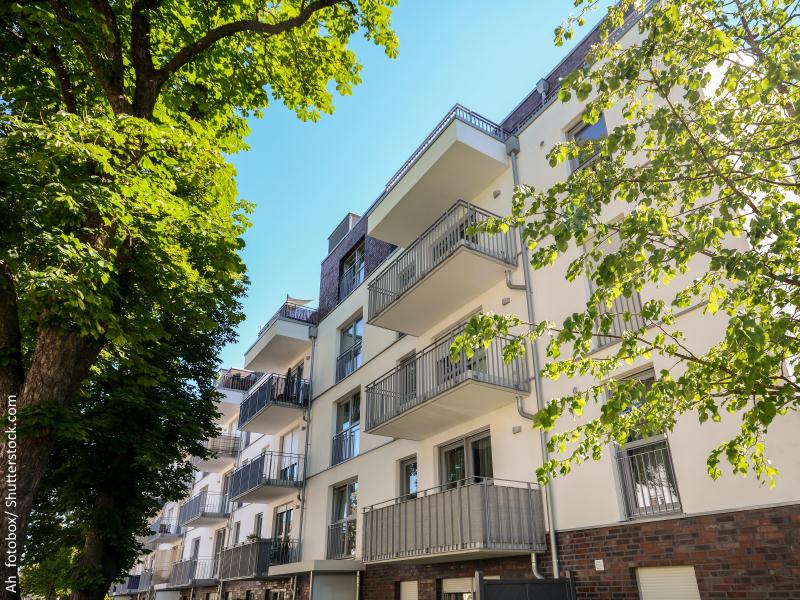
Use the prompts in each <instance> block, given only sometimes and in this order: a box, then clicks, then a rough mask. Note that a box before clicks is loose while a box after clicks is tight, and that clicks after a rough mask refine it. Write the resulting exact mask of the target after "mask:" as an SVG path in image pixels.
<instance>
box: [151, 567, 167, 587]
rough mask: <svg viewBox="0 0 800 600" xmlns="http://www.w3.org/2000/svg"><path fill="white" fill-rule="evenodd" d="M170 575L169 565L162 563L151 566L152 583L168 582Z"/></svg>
mask: <svg viewBox="0 0 800 600" xmlns="http://www.w3.org/2000/svg"><path fill="white" fill-rule="evenodd" d="M171 575H172V567H171V565H167V564H162V565H159V566H157V567H153V585H158V584H159V583H168V582H169V578H170V576H171Z"/></svg>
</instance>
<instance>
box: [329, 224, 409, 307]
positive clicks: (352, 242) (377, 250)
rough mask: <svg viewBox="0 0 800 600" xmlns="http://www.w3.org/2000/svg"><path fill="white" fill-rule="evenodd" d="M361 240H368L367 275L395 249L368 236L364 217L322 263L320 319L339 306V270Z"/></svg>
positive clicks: (365, 250) (366, 248)
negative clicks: (343, 260) (345, 258)
mask: <svg viewBox="0 0 800 600" xmlns="http://www.w3.org/2000/svg"><path fill="white" fill-rule="evenodd" d="M361 240H366V241H365V242H364V261H365V267H366V272H367V275H369V274H370V273H372V272H373V271H374V270H375V269H377V268H378V267H379V266H380V265H381V264H382V263H383V261H385V260H386V257H387V256H389V255H390V254H391V253H392V252H393V251H394V249H395V246H393V245H392V244H389V243H387V242H383V241H381V240H378V239H375V238H373V237H369V236H367V218H366V217H362V218H361V219H360V220H359V221H358V223H356V224H355V225H354V226H353V228H352V229H351V230H350V231H349V232H348V233H347V235H345V236H344V238H342V241H341V242H339V244H338V245H337V246H336V247H335V248H334V249H333V251H332V252H331V253H330V254H328V256H327V257H325V260H323V261H322V268H321V272H320V278H319V318H320V319H322V318H323V317H324V316H325V315H327V314H328V313H329V312H331V311H332V310H333V309H334V308H336V306H337V305H338V304H339V275H340V273H339V270H340V266H341V263H342V259H343V258H344V257H345V256H347V255H348V253H349V252H350V251H351V250H352V249H353V248H355V247H356V246H357V245H358V244H359V243H360V242H361Z"/></svg>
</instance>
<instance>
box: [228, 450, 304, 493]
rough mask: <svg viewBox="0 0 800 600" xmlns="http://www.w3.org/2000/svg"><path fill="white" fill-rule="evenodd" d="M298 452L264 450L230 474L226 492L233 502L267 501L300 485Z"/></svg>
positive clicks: (299, 456) (301, 481)
mask: <svg viewBox="0 0 800 600" xmlns="http://www.w3.org/2000/svg"><path fill="white" fill-rule="evenodd" d="M304 476H305V471H304V460H303V456H302V455H301V454H289V453H286V452H265V453H264V454H262V455H261V456H259V457H258V458H256V459H254V460H252V461H250V462H249V463H247V464H246V465H244V466H243V467H240V468H238V469H236V470H235V471H234V472H233V475H232V476H231V483H230V496H231V500H234V501H235V502H270V501H272V500H276V499H278V498H280V497H282V496H285V495H286V494H287V493H288V492H290V491H291V490H293V489H296V488H299V487H300V486H302V485H303V477H304Z"/></svg>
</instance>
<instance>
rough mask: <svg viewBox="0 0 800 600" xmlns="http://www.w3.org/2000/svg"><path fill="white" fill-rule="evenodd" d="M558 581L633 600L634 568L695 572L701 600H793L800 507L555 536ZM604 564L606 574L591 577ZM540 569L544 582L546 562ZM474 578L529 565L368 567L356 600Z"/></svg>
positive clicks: (430, 593)
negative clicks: (405, 585) (405, 583)
mask: <svg viewBox="0 0 800 600" xmlns="http://www.w3.org/2000/svg"><path fill="white" fill-rule="evenodd" d="M557 539H558V541H557V543H558V546H559V554H560V556H559V558H560V566H561V569H562V575H564V574H565V572H568V573H569V576H571V577H572V578H573V579H574V580H575V586H576V589H577V594H578V598H579V599H580V600H601V599H602V600H607V599H611V598H613V599H614V600H638V598H639V592H638V588H637V585H636V567H660V566H678V565H694V567H695V573H696V574H697V582H698V586H699V588H700V595H701V597H702V598H703V600H716V599H721V598H741V599H744V600H764V599H767V598H769V599H772V598H775V599H791V600H800V505H792V506H784V507H777V508H767V509H759V510H748V511H737V512H728V513H720V514H714V515H705V516H697V517H684V518H676V519H665V520H658V521H651V522H647V523H630V524H624V525H616V526H613V527H601V528H597V529H585V530H580V531H566V532H561V533H559V534H558V535H557ZM595 559H603V561H604V563H605V571H603V572H597V571H595V569H594V561H595ZM539 567H540V569H541V571H542V572H543V573H544V574H545V575H549V574H550V557H549V554H547V555H542V556H541V557H540V561H539ZM476 570H480V571H483V572H484V574H485V575H499V576H501V577H504V578H530V577H531V571H530V564H529V557H527V556H522V557H508V558H500V559H492V560H473V561H464V562H457V563H440V564H428V565H412V564H403V565H400V564H392V563H389V564H384V565H374V566H373V565H369V566H368V567H367V570H366V573H365V574H364V578H363V583H362V589H363V594H362V598H361V600H387V599H389V600H391V599H392V598H395V594H396V587H397V582H398V581H402V580H417V581H419V598H420V600H437V596H436V589H437V588H436V586H437V580H438V579H441V578H444V577H470V576H472V575H473V574H474V573H475V571H476Z"/></svg>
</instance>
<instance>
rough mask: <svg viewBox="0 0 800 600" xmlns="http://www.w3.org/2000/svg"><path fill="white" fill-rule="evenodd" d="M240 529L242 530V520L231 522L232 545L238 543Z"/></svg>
mask: <svg viewBox="0 0 800 600" xmlns="http://www.w3.org/2000/svg"><path fill="white" fill-rule="evenodd" d="M241 530H242V522H241V521H236V523H234V524H233V545H234V546H235V545H236V544H238V543H239V534H240V533H241Z"/></svg>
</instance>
